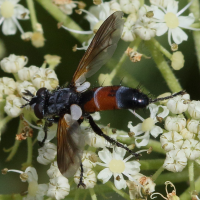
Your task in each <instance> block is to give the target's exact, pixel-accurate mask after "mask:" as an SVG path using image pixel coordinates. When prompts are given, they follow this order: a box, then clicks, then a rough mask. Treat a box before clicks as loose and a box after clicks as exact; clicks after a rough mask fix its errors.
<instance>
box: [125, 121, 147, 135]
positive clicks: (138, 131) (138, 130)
mask: <svg viewBox="0 0 200 200" xmlns="http://www.w3.org/2000/svg"><path fill="white" fill-rule="evenodd" d="M128 128H129V129H130V131H131V132H133V133H135V136H137V135H140V134H142V133H144V131H142V123H139V124H138V125H136V126H132V122H128Z"/></svg>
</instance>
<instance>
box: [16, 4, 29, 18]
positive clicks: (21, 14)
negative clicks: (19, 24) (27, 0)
mask: <svg viewBox="0 0 200 200" xmlns="http://www.w3.org/2000/svg"><path fill="white" fill-rule="evenodd" d="M14 12H15V13H14V16H15V17H16V18H18V19H29V10H28V9H26V8H24V6H22V5H20V4H17V5H16V6H15V9H14ZM25 13H26V15H25Z"/></svg>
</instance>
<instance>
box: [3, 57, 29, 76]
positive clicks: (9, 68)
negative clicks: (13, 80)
mask: <svg viewBox="0 0 200 200" xmlns="http://www.w3.org/2000/svg"><path fill="white" fill-rule="evenodd" d="M27 62H28V58H27V57H26V56H16V55H14V54H11V55H9V56H8V57H6V58H4V59H3V60H1V63H0V64H1V69H2V70H3V71H4V72H7V73H16V72H18V71H19V70H20V69H22V68H23V67H24V66H25V65H26V64H27Z"/></svg>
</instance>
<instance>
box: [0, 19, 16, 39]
mask: <svg viewBox="0 0 200 200" xmlns="http://www.w3.org/2000/svg"><path fill="white" fill-rule="evenodd" d="M2 32H3V34H4V35H14V34H15V33H16V32H17V27H16V25H15V23H14V22H13V20H12V19H10V18H8V19H4V22H3V26H2Z"/></svg>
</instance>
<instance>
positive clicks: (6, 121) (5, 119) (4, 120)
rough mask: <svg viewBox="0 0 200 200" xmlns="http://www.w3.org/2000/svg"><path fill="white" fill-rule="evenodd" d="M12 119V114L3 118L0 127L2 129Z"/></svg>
mask: <svg viewBox="0 0 200 200" xmlns="http://www.w3.org/2000/svg"><path fill="white" fill-rule="evenodd" d="M11 119H12V117H10V116H6V117H5V118H3V119H1V122H0V129H2V128H3V127H4V126H5V125H6V124H7V123H8V122H9V121H10V120H11Z"/></svg>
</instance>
